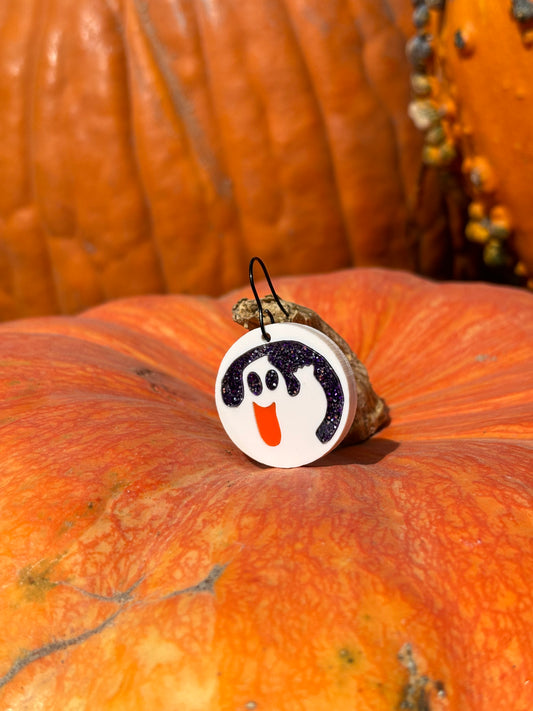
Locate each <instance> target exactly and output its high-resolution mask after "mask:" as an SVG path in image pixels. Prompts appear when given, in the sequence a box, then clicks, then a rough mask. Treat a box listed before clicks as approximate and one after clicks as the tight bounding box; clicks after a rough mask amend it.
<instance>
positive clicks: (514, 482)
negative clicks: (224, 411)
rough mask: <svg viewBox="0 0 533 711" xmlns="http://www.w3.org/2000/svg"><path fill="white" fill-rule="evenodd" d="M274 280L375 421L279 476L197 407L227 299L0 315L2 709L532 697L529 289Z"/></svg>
mask: <svg viewBox="0 0 533 711" xmlns="http://www.w3.org/2000/svg"><path fill="white" fill-rule="evenodd" d="M277 287H278V290H279V293H280V295H282V296H283V297H285V298H287V299H290V300H293V301H296V302H299V303H303V304H306V305H308V306H310V307H313V308H314V309H315V310H317V311H318V312H319V313H320V314H321V315H322V316H323V317H324V318H325V319H326V321H328V322H329V323H330V324H331V325H332V326H333V327H335V328H336V329H337V330H338V331H339V333H340V334H341V335H343V336H344V337H345V338H346V339H347V340H348V341H349V342H350V344H351V345H352V347H353V348H354V350H355V351H356V352H357V353H358V354H359V356H360V358H361V359H362V360H363V362H365V363H366V365H367V366H368V368H369V371H370V375H371V378H372V380H373V383H374V386H375V387H376V389H377V391H378V392H379V393H380V394H381V395H382V396H384V397H385V398H386V400H387V401H388V404H389V406H390V408H391V416H392V423H391V425H390V426H389V427H388V428H386V429H384V430H383V431H381V432H380V433H379V434H378V435H377V436H375V437H374V438H372V439H371V440H369V441H367V442H365V443H363V444H360V445H358V446H352V447H345V448H342V449H338V450H336V451H335V452H333V453H332V454H331V455H329V456H328V457H327V458H326V459H324V460H323V461H322V462H319V463H317V464H315V465H313V466H309V467H304V468H299V469H292V470H277V469H270V468H265V467H262V466H259V465H257V464H255V463H253V462H252V461H250V460H248V459H247V458H246V457H245V456H244V455H243V454H242V453H240V452H239V451H237V450H236V449H235V448H234V447H233V446H232V444H231V443H230V441H229V440H227V438H226V436H225V434H224V432H223V430H222V427H221V425H220V423H219V421H218V419H217V417H216V412H215V406H214V396H213V386H214V381H215V374H216V370H217V368H218V364H219V361H220V359H221V357H222V355H223V353H224V351H225V350H226V349H227V348H228V346H229V345H230V344H231V343H232V341H233V340H234V339H235V338H236V337H238V336H239V335H240V334H241V332H242V330H241V329H239V328H238V327H237V326H236V325H235V324H232V323H231V322H230V317H229V314H230V307H231V305H232V303H233V302H234V301H235V300H236V299H237V297H238V296H240V295H242V294H238V295H237V294H233V295H230V296H229V297H225V298H223V299H221V300H212V299H209V298H206V297H205V298H200V297H187V296H152V297H137V298H132V299H128V300H122V301H117V302H112V303H108V304H106V305H103V306H101V307H97V308H95V309H93V310H91V311H89V312H87V313H85V314H83V315H81V316H78V317H49V318H42V319H28V320H22V321H18V322H14V323H5V324H3V325H1V326H0V357H1V363H2V369H1V371H0V379H1V386H0V387H1V392H2V397H1V399H0V410H1V415H0V419H1V423H2V429H1V432H2V516H1V517H0V542H1V560H2V565H1V566H0V576H1V584H0V600H1V604H0V614H1V628H2V635H1V643H0V676H1V684H2V687H1V689H0V707H1V708H3V709H10V710H11V711H21V710H22V709H24V710H28V709H37V708H39V709H42V711H48V710H52V709H53V710H56V709H77V710H80V711H81V710H85V709H87V710H89V709H90V710H91V711H92V710H94V709H98V710H99V711H100V710H101V711H110V710H120V711H124V710H125V709H127V710H128V711H133V710H135V711H141V710H143V711H144V710H146V711H148V710H150V711H151V710H152V709H167V710H168V711H174V710H176V711H177V710H178V709H179V710H180V711H215V710H216V711H230V710H231V711H235V710H236V709H239V710H240V711H250V710H252V709H256V710H257V711H260V710H261V709H268V710H274V709H275V710H276V711H293V710H294V709H302V710H303V709H305V711H331V710H332V709H335V711H348V710H350V711H351V710H353V709H355V708H357V709H365V711H366V710H372V711H378V710H379V711H391V709H397V708H408V709H418V710H421V709H431V711H443V710H444V709H446V711H507V710H508V709H513V711H528V710H529V709H531V708H533V678H532V677H531V672H532V668H533V639H532V636H531V629H532V627H533V592H532V591H533V585H532V583H533V557H532V556H531V544H532V536H533V514H532V511H533V479H532V474H531V461H532V459H531V454H532V447H531V442H532V435H533V418H532V410H531V402H532V397H533V392H532V382H531V355H532V349H533V326H532V325H533V318H532V316H533V313H532V310H533V306H532V303H533V302H532V301H531V298H530V296H529V295H528V294H526V293H525V292H521V291H518V290H513V289H511V288H507V287H496V286H486V285H464V284H447V285H436V284H434V283H430V282H426V281H423V280H421V279H420V278H417V277H414V276H410V275H407V274H404V273H399V272H398V273H391V272H387V271H380V270H359V271H346V272H343V273H338V274H330V275H328V276H313V277H308V278H296V277H295V278H290V279H286V280H281V279H280V280H278V282H277Z"/></svg>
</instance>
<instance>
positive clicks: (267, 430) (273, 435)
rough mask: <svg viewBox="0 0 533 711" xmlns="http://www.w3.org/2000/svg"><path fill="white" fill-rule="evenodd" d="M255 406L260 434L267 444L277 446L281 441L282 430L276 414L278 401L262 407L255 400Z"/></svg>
mask: <svg viewBox="0 0 533 711" xmlns="http://www.w3.org/2000/svg"><path fill="white" fill-rule="evenodd" d="M253 406H254V415H255V421H256V423H257V429H258V430H259V434H260V435H261V437H262V438H263V441H264V442H265V443H266V444H268V445H269V446H270V447H275V446H276V445H278V444H279V443H280V442H281V430H280V428H279V422H278V417H277V415H276V403H275V402H273V403H272V404H271V405H269V406H268V407H261V405H258V404H257V403H256V402H254V403H253Z"/></svg>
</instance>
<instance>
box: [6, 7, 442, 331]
mask: <svg viewBox="0 0 533 711" xmlns="http://www.w3.org/2000/svg"><path fill="white" fill-rule="evenodd" d="M411 32H412V26H411V2H410V0H393V1H389V2H387V3H376V2H374V0H328V2H323V0H252V1H250V0H248V1H246V2H241V1H240V0H238V1H237V0H209V1H208V2H207V1H204V0H194V1H191V0H172V1H171V0H151V2H145V0H109V1H107V2H106V1H105V0H76V2H72V0H7V1H5V0H4V2H2V3H0V99H1V100H0V135H2V136H3V137H4V138H3V140H2V142H1V144H0V319H4V320H5V319H7V318H14V317H17V316H31V315H36V314H40V313H50V312H64V313H74V312H77V311H80V310H81V309H83V308H87V307H89V306H92V305H94V304H96V303H100V302H101V301H103V300H107V299H111V298H116V297H120V296H128V295H132V294H139V293H160V292H165V291H168V292H187V293H210V294H221V293H223V292H225V291H226V290H228V289H230V288H233V287H236V286H239V285H241V284H242V283H243V278H242V275H243V274H246V266H247V264H248V262H249V260H250V258H251V256H252V255H254V254H256V253H257V252H260V253H261V254H262V255H263V257H264V258H265V259H266V260H267V261H268V264H269V267H270V270H271V272H272V274H274V275H276V274H281V273H285V274H290V273H308V272H312V271H317V270H320V271H326V270H329V269H335V268H339V267H343V266H350V265H352V264H357V265H365V264H366V265H368V264H375V265H381V266H385V265H387V266H395V267H401V268H408V269H412V268H415V267H416V265H417V260H418V257H417V255H418V250H419V244H418V241H419V240H422V237H423V235H422V230H421V229H419V228H418V227H417V226H416V224H415V223H416V221H417V219H418V214H415V207H416V202H417V195H418V172H419V168H420V148H421V141H422V139H421V137H420V135H419V134H418V132H417V130H416V129H415V128H414V126H413V125H412V123H411V121H410V119H409V118H408V116H407V105H408V102H409V91H410V89H409V66H408V63H407V59H406V56H405V42H406V38H407V36H409V35H410V34H411ZM439 236H440V237H442V235H440V233H439Z"/></svg>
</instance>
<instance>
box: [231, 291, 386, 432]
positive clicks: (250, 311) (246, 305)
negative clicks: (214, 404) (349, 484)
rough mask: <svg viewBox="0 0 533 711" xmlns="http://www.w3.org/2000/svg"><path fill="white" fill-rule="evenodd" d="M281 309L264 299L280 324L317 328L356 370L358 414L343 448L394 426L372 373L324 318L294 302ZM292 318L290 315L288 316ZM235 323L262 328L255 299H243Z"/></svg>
mask: <svg viewBox="0 0 533 711" xmlns="http://www.w3.org/2000/svg"><path fill="white" fill-rule="evenodd" d="M280 301H281V305H282V307H283V308H280V306H279V305H278V303H277V300H276V298H275V297H274V296H273V295H272V294H268V295H267V296H265V297H263V298H262V299H260V304H261V307H262V309H263V311H265V312H266V311H267V310H268V311H269V312H270V313H271V314H272V317H273V319H274V321H276V322H290V323H301V324H303V325H304V326H310V327H311V328H316V329H317V331H321V332H322V333H324V334H325V335H326V336H328V337H329V338H331V340H332V341H333V342H334V343H336V344H337V346H338V347H339V348H340V349H341V351H342V352H343V353H344V355H345V356H346V357H347V358H348V361H349V363H350V366H351V368H352V371H353V374H354V377H355V382H356V384H357V411H356V413H355V418H354V421H353V424H352V427H351V429H350V431H349V432H348V434H347V435H346V437H345V438H344V440H343V442H342V444H343V445H348V444H356V443H357V442H363V441H364V440H366V439H368V438H369V437H371V436H372V435H373V434H375V433H376V432H377V431H378V430H379V429H381V428H382V427H384V426H385V425H388V424H389V422H390V417H389V408H388V407H387V404H386V403H385V401H384V400H383V398H381V397H379V395H377V393H376V392H375V390H374V388H373V387H372V384H371V383H370V379H369V377H368V371H367V369H366V368H365V366H364V365H363V364H362V363H361V361H360V360H359V358H358V357H357V356H356V355H355V353H354V352H353V351H352V349H351V348H350V346H349V345H348V343H347V342H346V341H345V340H344V338H342V337H341V336H339V334H338V333H337V332H336V331H334V330H333V328H331V326H329V325H328V324H327V323H326V322H325V321H324V320H323V319H321V318H320V316H319V315H318V314H317V313H315V312H314V311H313V310H312V309H309V308H307V306H300V305H299V304H294V303H292V302H291V301H285V300H284V299H280ZM287 314H288V315H287ZM232 315H233V320H234V321H235V322H236V323H238V324H240V325H241V326H243V327H244V328H246V329H248V330H249V331H251V330H252V329H254V328H259V327H260V309H259V306H258V304H257V302H256V300H255V299H241V300H240V301H238V302H237V303H236V304H235V306H234V307H233V309H232Z"/></svg>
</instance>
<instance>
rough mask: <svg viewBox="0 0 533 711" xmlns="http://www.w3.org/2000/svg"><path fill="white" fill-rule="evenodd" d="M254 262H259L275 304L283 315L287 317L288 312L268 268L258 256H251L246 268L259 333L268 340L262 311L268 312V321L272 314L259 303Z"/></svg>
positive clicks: (272, 321) (272, 318)
mask: <svg viewBox="0 0 533 711" xmlns="http://www.w3.org/2000/svg"><path fill="white" fill-rule="evenodd" d="M255 262H258V263H259V266H260V267H261V269H262V270H263V274H264V275H265V278H266V280H267V284H268V286H269V289H270V293H271V294H272V296H273V297H274V299H275V300H276V304H277V305H278V306H279V308H280V309H281V311H282V312H283V313H284V314H285V316H287V318H288V317H289V312H288V311H287V309H286V308H285V307H284V306H283V304H282V303H281V301H280V298H279V296H278V295H277V294H276V290H275V289H274V285H273V284H272V280H271V279H270V274H269V273H268V269H267V268H266V266H265V263H264V262H263V260H262V259H261V258H260V257H252V258H251V259H250V268H249V270H248V274H249V277H250V286H251V287H252V291H253V294H254V297H255V302H256V304H257V309H258V312H259V326H260V328H261V333H262V334H263V338H264V339H265V341H270V339H271V338H272V336H271V335H270V334H269V333H267V331H266V328H265V317H264V313H265V312H266V313H267V314H268V317H269V318H270V323H274V317H273V316H272V314H271V313H270V311H269V310H268V309H264V310H263V305H262V303H261V299H260V298H259V294H258V293H257V289H256V287H255V281H254V264H255Z"/></svg>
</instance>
